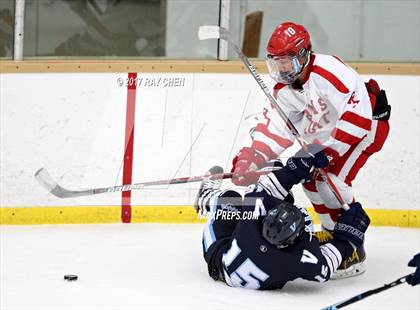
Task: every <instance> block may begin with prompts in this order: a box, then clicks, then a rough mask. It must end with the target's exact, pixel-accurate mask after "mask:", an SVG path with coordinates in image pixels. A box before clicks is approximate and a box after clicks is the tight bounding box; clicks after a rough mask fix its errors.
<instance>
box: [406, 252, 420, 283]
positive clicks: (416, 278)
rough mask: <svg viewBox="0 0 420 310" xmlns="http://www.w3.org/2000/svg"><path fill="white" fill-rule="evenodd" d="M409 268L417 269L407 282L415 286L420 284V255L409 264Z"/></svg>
mask: <svg viewBox="0 0 420 310" xmlns="http://www.w3.org/2000/svg"><path fill="white" fill-rule="evenodd" d="M408 266H410V267H417V269H416V271H415V272H414V273H413V274H410V275H409V276H408V277H407V278H406V281H407V283H408V284H410V285H412V286H414V285H417V284H420V253H418V254H416V255H415V256H414V257H413V258H412V259H411V260H410V261H409V262H408Z"/></svg>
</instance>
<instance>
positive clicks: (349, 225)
mask: <svg viewBox="0 0 420 310" xmlns="http://www.w3.org/2000/svg"><path fill="white" fill-rule="evenodd" d="M349 207H350V209H349V210H347V211H345V210H342V212H341V213H340V215H339V216H338V220H337V224H335V226H334V239H337V240H344V241H349V242H351V243H353V244H354V245H355V246H356V247H357V248H359V247H361V246H362V245H363V241H364V239H365V232H366V230H367V228H368V226H369V224H370V218H369V216H368V215H367V214H366V212H365V211H364V210H363V208H362V205H361V204H360V203H358V202H353V203H351V204H349Z"/></svg>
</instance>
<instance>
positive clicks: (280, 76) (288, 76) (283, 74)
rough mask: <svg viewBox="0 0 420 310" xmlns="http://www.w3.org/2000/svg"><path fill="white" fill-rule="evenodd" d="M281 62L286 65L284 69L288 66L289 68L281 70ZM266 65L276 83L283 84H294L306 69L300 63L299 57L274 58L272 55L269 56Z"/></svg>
mask: <svg viewBox="0 0 420 310" xmlns="http://www.w3.org/2000/svg"><path fill="white" fill-rule="evenodd" d="M279 61H282V62H283V63H285V65H283V67H284V66H288V67H289V68H288V69H280V68H279V65H278V62H279ZM287 62H288V63H287ZM266 64H267V67H268V72H269V73H270V76H271V78H272V79H273V80H274V81H276V82H278V83H282V84H292V83H293V82H295V81H296V80H297V78H298V76H299V74H300V73H301V72H302V69H303V67H304V65H303V64H301V63H300V62H299V60H298V58H297V56H280V57H278V56H274V57H273V56H271V55H267V57H266ZM282 70H283V71H282Z"/></svg>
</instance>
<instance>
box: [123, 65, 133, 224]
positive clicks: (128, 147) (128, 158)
mask: <svg viewBox="0 0 420 310" xmlns="http://www.w3.org/2000/svg"><path fill="white" fill-rule="evenodd" d="M136 92H137V73H129V74H128V83H127V111H126V118H125V145H124V146H125V147H124V165H123V184H131V183H132V176H133V149H134V147H133V146H134V119H135V112H136ZM121 207H122V209H121V220H122V222H123V223H130V222H131V191H126V192H122V202H121Z"/></svg>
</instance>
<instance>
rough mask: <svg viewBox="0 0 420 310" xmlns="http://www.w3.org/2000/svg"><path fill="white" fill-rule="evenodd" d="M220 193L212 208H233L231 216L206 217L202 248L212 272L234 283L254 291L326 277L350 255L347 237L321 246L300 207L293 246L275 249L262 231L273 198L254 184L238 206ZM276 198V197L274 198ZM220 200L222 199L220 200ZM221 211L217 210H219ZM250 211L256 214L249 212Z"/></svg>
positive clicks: (210, 272) (213, 276)
mask: <svg viewBox="0 0 420 310" xmlns="http://www.w3.org/2000/svg"><path fill="white" fill-rule="evenodd" d="M233 193H236V192H234V191H228V192H222V193H220V194H218V195H217V197H215V198H214V200H213V201H212V202H213V204H212V206H211V210H212V211H213V212H216V213H217V210H219V209H220V210H236V211H234V212H237V214H239V215H237V216H236V217H235V218H231V219H226V217H225V218H221V217H216V218H210V219H209V220H208V222H207V224H206V227H205V230H204V233H203V251H204V257H205V260H206V262H207V264H208V269H209V274H210V276H211V277H212V278H213V279H215V280H217V279H220V280H223V281H224V282H225V283H226V284H228V285H229V286H233V287H244V288H249V289H258V290H272V289H280V288H282V287H283V286H284V285H285V284H286V283H287V282H288V281H292V280H294V279H297V278H303V279H306V280H310V281H318V282H324V281H327V280H328V279H329V278H330V276H331V274H332V273H333V272H334V271H335V270H336V269H337V268H338V266H339V265H340V263H341V261H342V259H343V258H346V257H347V256H348V255H350V253H351V251H352V248H351V246H350V244H349V243H348V242H340V241H333V242H331V243H327V244H325V245H322V246H320V245H319V242H318V240H317V239H316V237H315V236H313V235H312V221H311V218H310V216H309V215H308V214H307V213H306V210H304V208H302V209H301V211H302V212H303V213H304V215H305V231H304V232H303V234H302V235H301V236H300V237H299V238H298V239H297V240H296V241H295V243H294V244H293V245H292V246H289V247H286V248H282V249H279V248H277V247H275V246H273V245H271V244H270V243H268V242H267V241H266V240H265V239H264V237H263V236H262V234H261V228H262V221H263V219H264V217H265V214H266V213H267V212H268V211H269V210H270V209H271V208H273V207H274V206H275V205H276V200H277V199H276V198H274V197H272V196H270V195H268V194H267V193H266V192H265V191H264V190H261V188H258V187H255V188H254V190H253V191H252V192H249V193H247V194H246V195H245V198H244V201H243V203H242V205H239V203H238V201H239V199H238V195H239V194H238V193H236V194H235V197H236V202H235V204H234V205H233V204H230V205H229V204H226V202H227V201H229V200H230V199H229V198H228V197H227V196H228V195H232V194H233ZM277 201H278V200H277ZM221 202H222V203H221ZM220 214H221V212H219V215H220ZM249 214H253V215H254V216H253V217H252V216H249Z"/></svg>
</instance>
